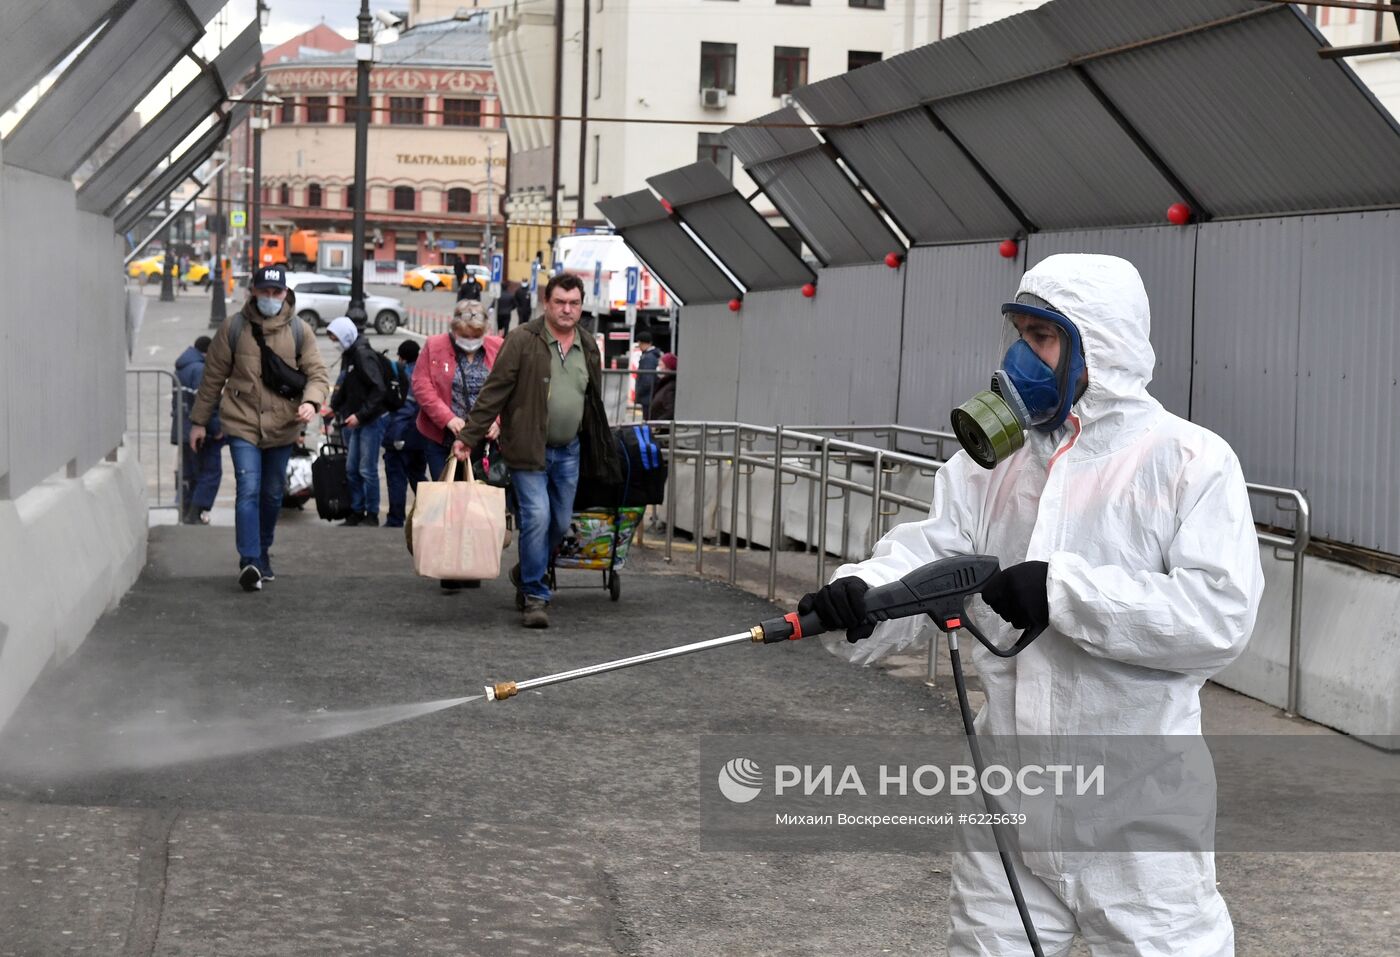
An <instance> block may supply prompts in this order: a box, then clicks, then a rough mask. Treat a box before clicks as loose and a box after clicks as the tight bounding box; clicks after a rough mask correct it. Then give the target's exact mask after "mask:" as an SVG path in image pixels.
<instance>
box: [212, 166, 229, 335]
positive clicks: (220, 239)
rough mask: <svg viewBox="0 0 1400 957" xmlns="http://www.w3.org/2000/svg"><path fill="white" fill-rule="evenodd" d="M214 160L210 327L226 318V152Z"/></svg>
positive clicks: (218, 324) (219, 323) (221, 322)
mask: <svg viewBox="0 0 1400 957" xmlns="http://www.w3.org/2000/svg"><path fill="white" fill-rule="evenodd" d="M214 160H215V162H217V163H218V164H219V175H218V179H217V181H216V182H215V184H214V215H213V216H212V217H210V218H208V219H207V223H208V225H209V233H210V235H211V236H212V237H213V240H214V279H213V281H212V282H211V283H209V291H210V292H211V293H213V296H214V298H212V299H210V300H209V325H210V327H211V328H212V327H217V326H220V325H222V324H223V321H224V320H225V319H226V318H228V312H227V310H226V308H225V305H224V227H225V224H227V222H228V219H227V217H225V216H224V166H225V165H227V160H228V153H227V152H222V153H216V154H214Z"/></svg>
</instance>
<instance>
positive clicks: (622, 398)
mask: <svg viewBox="0 0 1400 957" xmlns="http://www.w3.org/2000/svg"><path fill="white" fill-rule="evenodd" d="M661 374H662V372H661V370H660V369H604V370H603V408H604V409H605V410H607V413H608V422H609V423H611V424H613V425H624V424H626V423H628V422H641V421H642V407H641V406H640V405H638V404H637V401H636V384H637V383H638V382H640V381H642V380H643V379H646V378H651V379H652V380H653V382H655V383H656V384H658V385H659V384H660V381H659V378H658V377H659V376H660V375H661ZM675 374H676V373H674V372H672V373H670V375H673V376H674V375H675ZM676 387H677V388H679V387H680V383H679V382H677V383H676Z"/></svg>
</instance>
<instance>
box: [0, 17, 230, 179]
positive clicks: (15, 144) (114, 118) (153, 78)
mask: <svg viewBox="0 0 1400 957" xmlns="http://www.w3.org/2000/svg"><path fill="white" fill-rule="evenodd" d="M216 6H217V5H216ZM203 33H204V24H203V21H200V20H196V19H195V17H194V15H193V14H192V12H191V10H190V8H189V6H187V5H186V4H185V3H184V2H183V0H135V2H134V3H132V5H131V6H130V7H128V8H127V10H126V12H125V13H123V14H122V15H121V16H120V17H119V18H117V19H116V20H115V21H113V22H112V23H110V24H108V25H107V27H106V28H105V29H104V30H103V31H102V33H101V35H99V36H98V37H97V38H96V39H94V40H93V42H92V43H91V44H90V45H89V46H88V48H87V49H86V50H84V51H83V52H82V54H81V55H80V56H79V57H78V59H77V60H75V61H74V63H73V65H72V66H71V67H69V68H68V70H66V71H65V72H64V74H63V76H61V77H60V78H59V79H58V82H57V83H55V84H54V86H53V88H52V89H50V90H49V91H48V92H47V93H45V94H44V96H43V98H41V99H40V100H39V102H38V103H37V104H36V105H35V106H34V108H33V109H32V110H30V111H29V113H28V114H27V115H26V116H25V117H24V119H23V120H21V121H20V124H19V126H17V127H16V128H15V129H14V130H13V131H12V132H11V133H10V135H9V136H8V137H7V138H6V139H5V162H7V163H10V164H13V165H16V166H22V167H24V168H25V169H29V170H33V171H34V172H36V173H42V174H44V175H46V176H53V177H56V178H67V177H68V176H71V175H72V173H73V170H75V169H77V168H78V167H79V166H80V165H82V162H83V160H85V159H87V157H88V155H89V154H90V153H91V152H92V151H93V150H94V149H96V148H97V146H98V145H99V144H100V143H101V142H102V141H103V140H104V139H106V138H107V136H108V135H109V134H110V133H111V132H112V130H114V129H116V128H117V126H119V125H120V124H121V121H122V120H123V119H124V118H125V117H126V115H127V114H128V113H130V112H131V110H132V109H133V108H134V107H135V106H136V104H137V103H139V102H140V101H141V99H142V98H143V97H144V96H145V95H146V94H147V93H149V92H150V91H151V90H152V89H153V88H154V87H155V85H156V84H157V83H158V82H160V79H161V78H162V77H164V76H165V75H166V74H167V73H169V72H170V68H171V67H173V66H174V65H175V62H176V61H177V60H179V59H180V57H182V56H183V55H184V54H185V52H186V51H187V50H188V49H190V47H191V46H193V45H194V43H195V41H197V40H198V39H199V38H200V37H201V36H202V35H203Z"/></svg>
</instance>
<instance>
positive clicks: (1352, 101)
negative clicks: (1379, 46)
mask: <svg viewBox="0 0 1400 957" xmlns="http://www.w3.org/2000/svg"><path fill="white" fill-rule="evenodd" d="M1321 45H1322V43H1321V41H1320V40H1319V39H1318V37H1317V36H1316V34H1314V32H1313V31H1312V28H1311V27H1310V26H1309V24H1308V23H1307V22H1306V21H1305V20H1303V19H1302V18H1301V16H1300V15H1299V14H1298V13H1297V12H1296V11H1295V10H1294V9H1293V8H1292V7H1287V6H1285V7H1280V8H1279V9H1278V10H1276V11H1273V12H1271V13H1269V14H1266V15H1262V16H1258V17H1251V18H1250V19H1248V20H1244V21H1241V22H1238V23H1234V24H1231V25H1229V26H1225V27H1220V28H1217V29H1214V30H1210V31H1206V32H1203V33H1197V34H1193V35H1191V36H1188V37H1183V38H1181V39H1179V40H1175V41H1173V42H1171V43H1162V44H1156V45H1154V46H1150V47H1147V48H1145V49H1142V50H1136V51H1133V52H1132V53H1130V54H1125V55H1120V56H1114V57H1109V58H1105V59H1102V60H1096V61H1094V62H1092V63H1090V64H1089V66H1088V69H1089V71H1090V74H1091V75H1092V76H1093V77H1094V79H1095V80H1096V81H1097V82H1098V83H1099V84H1100V86H1101V87H1102V88H1103V89H1104V91H1105V93H1107V94H1108V96H1109V97H1110V98H1112V100H1113V101H1114V102H1115V103H1117V104H1118V106H1119V108H1120V109H1121V110H1122V111H1123V112H1124V114H1125V115H1126V116H1127V118H1128V119H1129V121H1130V122H1132V123H1133V124H1134V126H1136V127H1137V129H1138V130H1139V131H1141V133H1142V135H1143V136H1144V137H1145V138H1146V139H1147V141H1148V142H1149V143H1151V144H1152V145H1153V146H1154V148H1155V149H1156V150H1157V151H1158V153H1159V155H1161V157H1162V158H1163V159H1164V160H1165V161H1166V162H1167V164H1168V165H1170V166H1171V167H1172V168H1173V169H1174V170H1175V171H1176V173H1177V175H1178V176H1179V177H1181V179H1182V181H1183V182H1185V183H1186V184H1187V185H1188V186H1189V187H1190V188H1191V189H1192V190H1194V191H1195V192H1196V195H1197V196H1198V197H1199V198H1200V201H1201V202H1202V203H1203V204H1204V205H1205V207H1206V209H1207V210H1209V212H1210V213H1211V215H1213V216H1216V217H1221V216H1258V215H1264V214H1270V213H1285V212H1304V211H1310V210H1325V209H1345V208H1356V207H1368V206H1391V205H1395V204H1396V203H1400V163H1397V162H1396V156H1397V147H1400V130H1398V129H1397V127H1396V125H1395V121H1394V120H1392V119H1391V118H1390V116H1389V115H1388V114H1386V113H1385V112H1383V111H1382V110H1381V109H1380V107H1379V106H1377V105H1376V104H1375V102H1374V100H1373V99H1372V98H1371V97H1370V95H1369V94H1368V93H1366V92H1365V91H1364V89H1363V88H1362V87H1361V86H1360V84H1359V82H1358V81H1357V80H1356V78H1355V75H1354V74H1352V73H1351V69H1350V68H1349V67H1347V66H1346V65H1345V64H1343V63H1341V62H1340V61H1324V60H1322V59H1320V58H1319V57H1318V55H1317V50H1318V48H1319V47H1320V46H1321Z"/></svg>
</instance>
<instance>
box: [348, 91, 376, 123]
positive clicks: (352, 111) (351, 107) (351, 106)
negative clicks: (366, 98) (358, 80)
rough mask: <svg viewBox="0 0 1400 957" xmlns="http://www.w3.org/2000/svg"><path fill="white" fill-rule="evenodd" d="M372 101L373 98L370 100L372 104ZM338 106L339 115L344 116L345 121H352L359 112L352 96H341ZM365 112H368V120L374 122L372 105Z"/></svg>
mask: <svg viewBox="0 0 1400 957" xmlns="http://www.w3.org/2000/svg"><path fill="white" fill-rule="evenodd" d="M373 102H374V101H373V100H371V101H370V103H371V104H373ZM340 106H341V115H342V116H343V117H344V118H345V122H347V123H354V122H355V117H356V116H358V115H359V113H360V110H359V104H357V103H356V102H355V98H354V97H353V96H344V97H341V100H340ZM366 112H367V113H368V114H369V119H370V122H374V109H373V106H372V105H371V108H370V109H369V110H367V111H366Z"/></svg>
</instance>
